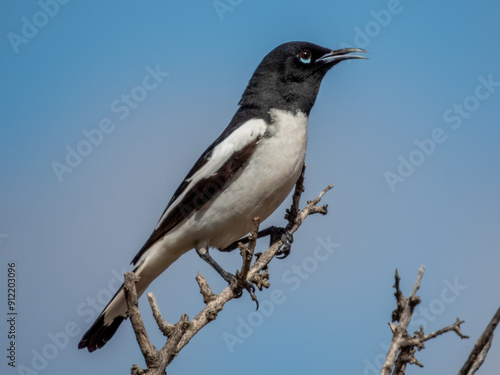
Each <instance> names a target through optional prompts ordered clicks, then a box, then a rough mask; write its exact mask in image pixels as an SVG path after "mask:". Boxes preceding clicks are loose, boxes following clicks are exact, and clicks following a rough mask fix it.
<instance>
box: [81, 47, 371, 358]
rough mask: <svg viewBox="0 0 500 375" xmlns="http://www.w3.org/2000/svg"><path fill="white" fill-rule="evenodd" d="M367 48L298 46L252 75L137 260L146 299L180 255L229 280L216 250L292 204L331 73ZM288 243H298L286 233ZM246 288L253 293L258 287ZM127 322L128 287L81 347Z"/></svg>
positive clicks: (100, 342) (91, 346) (95, 345)
mask: <svg viewBox="0 0 500 375" xmlns="http://www.w3.org/2000/svg"><path fill="white" fill-rule="evenodd" d="M356 52H361V53H368V52H367V51H365V50H363V49H360V48H343V49H336V50H332V49H329V48H325V47H322V46H319V45H317V44H314V43H310V42H303V41H294V42H287V43H284V44H281V45H279V46H278V47H276V48H274V49H273V50H272V51H271V52H269V53H268V54H267V55H266V56H265V57H264V58H263V60H262V61H261V62H260V64H259V65H258V66H257V68H256V70H255V72H254V73H253V75H252V77H251V78H250V80H249V82H248V85H247V87H246V89H245V90H244V92H243V95H242V96H241V99H240V101H239V103H238V106H239V107H238V109H237V111H236V113H235V115H234V116H233V118H232V120H231V121H230V122H229V125H228V126H227V127H226V128H225V130H223V132H222V133H221V134H220V136H219V137H218V138H217V139H216V140H215V141H214V142H213V143H212V144H211V145H210V146H209V147H208V148H207V149H206V150H205V152H203V154H202V155H201V157H200V158H199V159H198V160H197V161H196V163H195V164H194V166H193V167H192V168H191V170H190V171H189V173H188V174H187V176H186V178H185V179H184V180H183V181H182V183H181V184H180V186H179V187H178V188H177V190H176V191H175V192H174V194H173V196H172V198H171V200H170V202H169V203H168V205H167V207H166V208H165V210H164V211H163V214H162V215H161V217H160V219H159V221H158V223H157V225H156V227H155V228H154V230H153V232H152V234H151V236H150V237H149V238H148V240H147V241H146V242H145V244H144V246H143V247H142V248H141V249H140V250H139V252H138V253H137V255H136V256H135V257H134V258H133V260H132V262H131V264H132V265H134V266H135V268H134V269H133V271H132V272H133V273H135V275H137V276H138V282H137V284H136V288H137V294H138V296H140V295H141V294H143V293H144V291H145V289H146V288H147V287H148V286H149V285H150V283H151V282H152V281H153V280H154V279H155V278H157V277H158V276H159V275H160V274H161V273H162V272H163V271H165V270H166V269H167V268H168V267H169V266H171V265H172V263H174V262H175V261H176V260H177V259H178V258H179V257H180V256H181V255H183V254H184V253H186V252H188V251H190V250H192V249H195V250H196V252H197V253H198V255H199V256H200V257H201V258H202V259H203V260H205V261H207V262H208V263H209V264H210V265H211V266H213V267H214V268H215V270H216V271H217V272H218V273H219V274H221V276H222V277H223V278H224V279H225V280H226V281H228V282H230V280H231V278H233V277H234V275H231V274H230V273H228V272H226V271H224V270H223V269H222V268H221V267H220V266H219V265H218V264H217V262H215V260H214V259H213V258H212V257H211V256H210V253H209V249H210V248H215V249H218V250H225V249H229V248H230V245H231V244H233V243H234V242H235V241H237V240H238V239H240V238H241V237H243V236H245V235H246V234H248V233H249V232H250V230H251V228H252V219H253V218H254V217H259V218H260V219H261V220H262V221H263V220H265V219H266V218H267V217H268V216H269V215H271V214H272V213H273V212H274V211H275V210H276V209H277V208H278V207H279V206H280V205H281V203H282V202H283V201H284V200H285V199H286V197H287V196H288V195H289V193H290V191H291V190H292V188H293V187H294V185H295V183H296V181H297V179H298V178H299V176H300V173H301V171H302V168H303V165H304V161H305V157H306V148H307V128H308V118H309V114H310V112H311V109H312V108H313V106H314V103H315V101H316V97H317V95H318V92H319V89H320V85H321V82H322V79H323V77H324V76H325V75H326V73H327V72H328V71H329V70H330V69H331V68H332V67H333V66H335V65H336V64H338V63H339V62H341V61H345V60H350V59H364V58H366V57H364V56H360V55H356V54H352V53H356ZM283 238H284V241H285V242H288V245H289V243H290V241H291V240H292V238H291V235H290V234H289V233H283ZM246 289H247V290H248V291H249V292H250V293H251V294H252V293H253V290H254V289H252V287H251V286H248V285H247V286H246ZM126 318H127V304H126V301H125V294H124V289H123V285H122V286H121V287H120V288H119V289H118V291H117V292H116V294H115V295H114V297H113V298H112V299H111V301H110V302H109V303H108V305H107V306H106V307H105V308H104V309H103V311H102V312H101V314H100V315H99V316H98V317H97V319H96V320H95V322H94V323H93V325H92V326H91V327H90V328H89V329H88V330H87V332H86V333H85V334H84V335H83V337H82V339H81V341H80V342H79V344H78V348H79V349H84V348H87V350H88V351H89V352H93V351H95V350H96V349H100V348H102V347H103V346H104V345H105V344H106V343H107V342H108V341H109V340H110V339H111V337H112V336H113V335H114V334H115V332H116V330H117V329H118V327H119V325H120V324H121V323H122V322H123V320H124V319H126Z"/></svg>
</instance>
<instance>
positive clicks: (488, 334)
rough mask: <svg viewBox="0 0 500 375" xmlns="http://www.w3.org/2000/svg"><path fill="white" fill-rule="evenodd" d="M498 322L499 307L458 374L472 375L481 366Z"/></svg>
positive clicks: (499, 320) (499, 315)
mask: <svg viewBox="0 0 500 375" xmlns="http://www.w3.org/2000/svg"><path fill="white" fill-rule="evenodd" d="M499 322H500V308H498V310H497V312H496V314H495V315H494V316H493V318H492V319H491V321H490V323H489V324H488V326H487V327H486V329H485V330H484V332H483V334H482V335H481V337H480V338H479V340H477V342H476V345H474V349H472V352H471V353H470V356H469V358H468V359H467V361H466V362H465V363H464V365H463V367H462V368H461V369H460V372H459V373H458V375H473V374H475V373H476V371H477V370H479V367H481V365H482V364H483V362H484V360H485V358H486V355H487V354H488V350H490V347H491V343H492V341H493V333H494V332H495V328H496V327H497V325H498V323H499Z"/></svg>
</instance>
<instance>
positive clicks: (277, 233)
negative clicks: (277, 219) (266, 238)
mask: <svg viewBox="0 0 500 375" xmlns="http://www.w3.org/2000/svg"><path fill="white" fill-rule="evenodd" d="M280 240H281V241H283V247H282V248H281V249H280V250H279V251H278V253H277V254H276V258H278V259H285V258H286V257H287V256H289V255H290V251H291V250H292V243H293V235H292V234H291V233H290V231H288V230H287V229H286V228H275V230H274V233H273V234H271V245H272V244H274V243H275V242H276V241H280Z"/></svg>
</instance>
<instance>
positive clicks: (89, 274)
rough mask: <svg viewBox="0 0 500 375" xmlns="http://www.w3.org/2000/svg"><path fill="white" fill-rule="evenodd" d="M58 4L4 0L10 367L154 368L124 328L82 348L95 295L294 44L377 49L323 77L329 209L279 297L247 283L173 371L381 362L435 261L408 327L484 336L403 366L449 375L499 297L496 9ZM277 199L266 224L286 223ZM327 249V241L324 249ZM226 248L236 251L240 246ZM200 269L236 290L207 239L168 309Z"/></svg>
mask: <svg viewBox="0 0 500 375" xmlns="http://www.w3.org/2000/svg"><path fill="white" fill-rule="evenodd" d="M61 2H63V1H61ZM230 3H232V4H233V5H228V4H230ZM54 4H56V3H54V1H50V0H42V1H40V2H12V1H10V2H5V1H4V2H2V4H1V5H0V19H1V22H0V29H1V32H0V36H1V38H0V55H1V61H2V69H1V70H0V75H1V82H2V84H1V89H0V92H1V94H0V95H1V97H0V99H1V103H2V106H1V107H0V114H1V119H2V132H1V136H0V173H1V185H0V186H1V194H0V212H1V215H0V241H1V242H0V258H1V265H0V267H1V272H0V274H1V275H3V276H2V277H1V278H2V280H4V281H3V283H4V284H3V285H2V286H1V288H0V290H1V292H0V293H1V296H2V298H1V301H2V304H3V308H2V311H5V313H4V315H3V316H2V319H3V320H4V319H7V315H6V305H7V303H6V299H7V297H6V296H5V293H6V290H7V287H6V285H5V279H6V276H5V275H6V272H7V263H8V262H15V263H16V270H17V273H16V274H17V305H16V308H17V311H18V316H17V325H16V329H17V331H16V334H17V338H16V345H17V362H16V364H17V366H18V368H17V369H16V370H13V369H11V368H9V367H7V364H5V363H4V362H5V356H4V355H2V360H1V361H2V362H1V366H2V367H1V370H0V371H1V372H2V373H3V374H5V373H6V374H18V373H19V374H22V373H29V372H27V369H28V368H30V369H32V370H33V371H34V372H32V373H38V374H67V373H72V374H88V373H94V372H95V371H98V372H102V373H109V374H125V373H129V369H130V366H131V364H132V363H139V364H140V365H143V362H142V356H141V354H140V351H139V348H138V346H137V344H136V342H135V340H134V338H133V333H132V330H131V327H130V325H129V323H128V322H126V323H125V324H123V325H122V327H121V328H120V330H119V331H118V333H117V334H116V336H115V337H114V338H113V340H112V341H111V342H110V343H109V344H108V345H107V346H106V347H105V348H104V349H102V350H99V351H97V352H95V353H92V354H89V353H87V352H85V351H79V350H77V349H76V346H77V343H78V341H79V339H80V337H81V335H82V333H83V332H84V331H85V330H86V329H87V328H88V327H89V324H90V323H91V322H90V320H91V319H92V317H93V316H94V314H95V313H96V312H95V311H94V310H95V309H97V308H98V306H97V307H95V308H93V307H92V306H96V305H100V304H102V303H103V302H104V300H105V299H106V298H107V297H109V295H110V294H112V293H114V290H115V288H116V287H117V285H118V281H117V276H115V275H116V274H118V275H120V274H122V273H123V271H125V270H129V268H128V266H127V265H128V264H129V262H130V260H131V259H132V257H133V256H134V255H135V253H136V252H137V250H138V249H139V248H140V246H141V245H142V244H143V242H144V241H145V240H146V239H147V237H148V236H149V234H150V231H151V230H152V228H153V227H154V225H155V224H156V221H157V219H158V218H159V216H160V214H161V212H162V210H163V209H164V207H165V205H166V203H167V202H168V200H169V199H170V197H171V194H172V193H173V191H174V190H175V188H176V187H177V185H178V184H179V183H180V181H181V180H182V178H183V177H184V175H185V174H186V172H187V171H188V169H189V168H190V167H191V165H192V164H193V162H194V161H195V160H196V159H197V158H198V156H199V154H200V153H201V152H202V151H203V150H204V149H205V147H206V146H208V145H209V144H210V143H211V141H212V140H213V139H214V138H215V137H217V136H218V134H219V133H220V132H221V131H222V130H223V129H224V128H225V126H226V125H227V123H228V122H229V120H230V119H231V116H232V115H233V113H234V111H235V110H236V108H237V102H238V100H239V97H240V95H241V93H242V92H243V89H244V88H245V86H246V84H247V82H248V79H249V78H250V76H251V75H252V73H253V70H254V69H255V67H256V66H257V64H258V63H259V62H260V60H261V59H262V57H263V56H264V55H265V54H266V53H267V52H269V51H270V50H271V49H273V48H274V47H275V46H277V45H279V44H281V43H283V42H287V41H291V40H307V41H311V42H314V43H318V44H321V45H324V46H328V47H331V48H332V49H333V48H338V47H339V46H345V45H355V46H358V47H362V48H365V49H367V50H369V51H370V52H371V54H370V59H369V60H365V61H359V60H358V61H352V62H346V63H342V64H340V65H339V66H337V67H336V68H335V69H333V70H332V71H331V72H330V73H329V74H328V75H327V76H326V78H325V79H324V81H323V85H322V87H321V90H320V94H319V97H318V100H317V102H316V105H315V107H314V109H313V111H312V114H311V117H310V122H309V128H310V137H309V150H308V156H307V163H308V170H307V177H306V189H307V190H306V193H305V196H304V198H305V199H310V198H312V197H314V196H315V195H316V194H317V193H318V192H319V191H320V190H321V189H323V187H325V186H326V185H328V184H330V183H333V184H335V188H334V189H333V190H332V191H331V192H330V193H328V195H327V196H326V197H325V199H324V201H325V203H328V204H329V207H330V213H329V215H328V216H326V217H311V218H309V219H308V221H307V222H306V224H305V225H304V226H303V227H302V228H301V229H300V231H299V233H298V234H297V235H296V238H295V242H294V245H293V252H292V254H291V256H290V257H288V258H287V259H286V260H284V261H279V260H276V261H274V262H273V263H272V265H271V289H270V290H268V291H264V292H262V293H259V298H260V300H261V303H262V304H264V305H266V306H267V310H265V309H264V308H263V309H262V310H261V312H260V313H259V314H253V311H254V305H253V303H252V302H251V300H250V298H248V297H247V296H245V297H244V298H242V299H240V300H237V301H234V302H232V303H230V304H228V305H227V307H226V308H225V309H224V311H223V312H222V313H221V314H220V315H219V318H218V319H217V321H215V322H214V323H212V324H210V325H209V326H208V327H206V328H205V329H204V330H203V331H202V332H201V333H200V334H199V335H197V336H196V337H195V338H194V339H193V340H192V342H191V343H190V344H189V346H188V347H187V348H186V349H185V350H183V351H182V352H181V353H180V355H179V356H178V358H176V359H175V361H174V363H173V364H172V365H171V366H170V367H169V374H232V373H235V372H238V373H239V374H242V375H244V374H255V373H257V372H259V373H263V374H279V373H287V374H304V373H312V374H333V373H335V374H347V375H363V374H370V375H371V374H373V373H375V372H374V370H373V368H375V367H377V366H378V361H379V360H380V358H381V354H382V353H384V352H385V350H384V344H385V343H387V342H389V340H390V337H391V334H390V330H389V328H388V326H387V322H388V321H389V320H390V317H391V311H392V310H393V309H394V307H395V303H394V297H393V290H392V289H391V287H392V285H393V274H394V270H395V268H396V267H397V268H399V271H400V275H401V277H402V287H403V288H404V291H405V293H409V291H410V290H411V286H412V284H413V281H414V279H415V277H416V274H417V270H418V268H419V267H420V265H422V264H424V265H426V267H427V271H426V273H425V276H424V279H423V283H422V289H421V292H420V295H421V297H422V304H421V310H418V309H417V310H418V311H419V312H418V315H417V316H416V319H418V322H417V323H418V324H424V325H425V326H426V329H427V331H428V332H430V331H432V330H436V329H439V328H441V327H443V326H446V325H448V324H451V323H452V322H454V320H455V319H456V317H457V316H459V317H460V318H462V319H465V320H466V324H465V325H464V327H463V331H464V333H466V334H469V335H471V336H472V339H471V340H468V341H463V340H460V339H459V338H458V337H456V336H454V335H453V334H449V335H448V336H446V337H442V338H440V339H438V340H435V341H433V342H430V343H428V345H427V349H426V350H424V351H423V352H421V353H419V354H418V358H419V359H420V360H421V362H423V363H424V364H425V369H424V370H420V369H418V368H411V369H409V370H408V374H423V373H428V374H430V373H432V374H453V373H457V371H458V369H459V368H460V366H461V364H462V363H463V361H464V360H465V358H466V356H467V355H468V353H469V352H470V350H471V349H472V347H473V345H474V342H475V340H476V339H477V338H478V337H479V335H480V333H481V332H482V330H483V329H484V327H485V326H486V324H487V323H488V321H489V319H490V318H491V317H492V316H493V314H494V312H495V311H496V309H497V308H498V306H499V305H500V288H499V285H500V273H499V272H498V264H499V262H500V256H499V249H500V231H499V230H498V224H499V219H500V207H499V205H500V198H499V194H498V192H499V191H500V170H499V168H498V165H499V157H500V148H499V146H498V139H499V137H500V130H499V129H500V128H499V120H498V119H499V112H500V52H499V49H498V45H499V38H498V36H499V35H500V24H499V23H498V19H499V16H500V5H498V4H496V3H494V2H475V3H474V2H456V1H450V0H447V1H440V2H439V3H437V2H432V1H430V0H419V1H410V0H402V1H400V2H398V1H396V0H391V1H386V0H384V1H356V2H354V1H336V2H322V1H309V2H299V1H290V0H288V1H274V2H263V1H257V2H254V1H248V0H243V1H232V2H230V1H229V0H221V1H220V2H212V0H209V1H204V2H194V1H168V2H167V1H148V2H134V1H107V2H99V1H86V2H77V1H69V2H68V3H67V4H60V3H57V4H59V5H58V6H55V5H54ZM214 4H215V5H214ZM224 4H226V5H225V8H224ZM216 5H217V6H218V7H219V13H218V12H217V10H216ZM37 25H38V26H37ZM151 71H153V72H155V73H151ZM167 74H168V75H167ZM148 75H149V76H150V77H151V78H147V77H148ZM154 77H156V79H155V78H154ZM96 129H99V130H96ZM89 138H90V139H91V140H89ZM92 142H93V143H92ZM78 154H80V155H78ZM81 155H83V156H81ZM66 159H67V160H66ZM286 204H287V205H288V204H289V201H287V202H286ZM284 210H285V206H283V207H282V208H280V209H279V210H278V212H277V213H276V214H275V215H274V216H272V217H271V218H270V219H269V220H268V224H274V225H280V224H282V223H283V222H284V221H283V219H282V216H283V215H284ZM325 244H326V245H325ZM264 246H265V244H264V243H263V244H262V247H264ZM321 246H323V247H329V248H330V249H334V251H333V252H332V254H330V256H328V257H325V256H321V257H320V258H321V259H319V258H318V256H317V255H318V254H323V255H324V254H325V253H324V252H322V250H321ZM318 249H319V250H318ZM315 254H316V258H315ZM216 257H217V259H219V260H220V262H221V263H222V264H223V265H224V266H225V267H226V268H228V269H229V270H234V269H236V268H237V267H239V264H240V259H239V256H238V254H236V253H234V254H216ZM298 267H300V269H301V270H302V271H300V272H298V271H297V269H298ZM198 270H200V271H201V272H202V273H203V274H204V275H205V276H206V277H207V278H208V280H209V282H210V284H211V285H212V287H213V289H214V290H215V291H220V290H221V289H222V288H224V282H223V281H221V280H220V278H219V276H218V275H216V274H215V273H214V272H213V271H212V270H210V269H209V268H208V267H207V266H206V265H205V264H203V262H202V261H201V260H200V259H198V257H197V256H196V254H194V252H193V253H188V254H186V255H185V256H183V257H182V258H181V259H180V260H179V261H178V262H177V263H176V264H175V265H174V266H173V267H172V268H171V269H169V270H168V271H167V272H166V273H165V274H164V275H162V276H161V277H160V278H158V280H156V281H155V282H154V284H153V285H152V286H151V288H150V291H153V292H154V293H155V295H156V297H157V299H158V301H159V304H160V307H161V309H162V312H163V315H164V316H165V317H166V318H167V319H168V320H169V321H171V322H174V321H177V320H178V318H179V316H180V315H181V314H182V313H188V314H189V315H190V316H191V317H193V316H194V315H195V314H196V313H197V312H198V311H199V310H200V309H201V308H202V300H201V297H200V295H199V293H198V290H197V285H196V282H195V280H194V278H195V275H196V272H197V271H198ZM294 272H295V273H294ZM299 273H300V274H299ZM273 291H277V292H276V293H278V295H279V296H280V298H274V299H273V298H272V297H273V296H274V297H276V295H277V294H276V293H275V295H272V294H271V293H272V292H273ZM280 293H281V294H280ZM4 296H5V297H4ZM145 302H146V301H145V300H142V299H141V307H142V309H143V311H144V312H145V314H144V315H145V316H146V317H147V319H146V324H147V326H148V328H149V332H150V333H151V336H152V340H153V341H154V343H155V344H156V345H162V344H163V338H162V337H161V336H160V335H159V334H158V333H157V330H156V328H155V325H154V322H153V321H152V319H151V318H150V316H149V315H150V313H149V312H148V305H147V303H145ZM242 322H244V323H242ZM249 322H250V323H251V324H253V326H254V327H253V328H252V327H251V328H252V329H251V330H250V331H249V330H248V327H247V331H245V330H244V329H243V326H245V325H247V324H250V323H249ZM418 324H417V325H414V326H412V327H411V328H412V329H417V328H418ZM3 327H4V328H3V330H2V333H1V340H0V341H1V342H2V352H5V351H4V350H3V348H4V347H7V341H8V340H7V332H6V328H5V327H6V325H5V324H4V325H3ZM228 337H232V338H234V337H237V338H238V340H237V342H234V341H233V343H232V344H229V345H228V344H227V342H225V339H226V341H227V338H228ZM54 341H55V343H54ZM57 345H59V346H57ZM499 354H500V339H499V338H498V337H495V341H494V344H493V347H492V349H491V353H490V355H489V357H488V359H487V360H486V363H485V364H484V369H483V370H482V372H480V373H482V374H491V373H494V372H496V370H497V369H498V368H499V367H500V355H499ZM443 357H444V358H447V360H446V361H443V360H442V358H443ZM21 365H22V366H25V367H24V372H23V371H21V372H18V370H19V366H21ZM96 369H97V370H96Z"/></svg>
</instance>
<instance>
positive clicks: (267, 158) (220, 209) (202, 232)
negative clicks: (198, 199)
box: [190, 110, 307, 248]
mask: <svg viewBox="0 0 500 375" xmlns="http://www.w3.org/2000/svg"><path fill="white" fill-rule="evenodd" d="M271 119H272V123H271V125H270V126H269V128H268V134H269V136H264V137H263V138H262V139H261V140H260V143H259V145H258V147H257V149H256V151H255V152H254V154H253V155H252V156H251V158H250V159H249V161H248V164H247V165H246V166H245V168H244V169H243V170H242V171H241V172H240V173H239V174H238V175H236V176H234V177H235V178H234V180H233V182H232V183H231V184H230V185H229V186H228V187H227V188H226V189H225V190H224V191H223V192H222V193H221V194H220V195H219V196H218V197H217V199H215V200H214V202H213V203H212V204H210V205H208V206H207V207H204V209H203V210H201V211H199V212H197V213H195V214H194V215H193V216H192V217H191V218H190V220H191V221H192V224H193V229H194V232H195V233H196V237H197V241H198V242H205V241H206V242H208V244H209V245H210V246H213V247H217V248H223V247H226V246H228V245H230V244H231V243H233V242H234V241H236V240H237V239H238V238H240V237H242V236H244V235H245V234H247V233H248V232H249V231H250V229H251V226H252V222H251V220H252V219H253V218H254V217H256V216H258V217H260V219H261V220H265V219H266V218H267V217H268V216H269V215H271V214H272V213H273V212H274V210H276V208H278V206H279V205H280V204H281V203H282V202H283V201H284V200H285V198H286V197H287V196H288V194H289V193H290V191H291V190H292V188H293V187H294V185H295V183H296V182H297V179H298V177H299V175H300V172H301V170H302V166H303V165H304V159H305V155H306V147H307V116H306V115H305V114H303V113H297V114H295V115H293V114H291V113H289V112H285V111H278V110H275V111H273V112H272V113H271Z"/></svg>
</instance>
